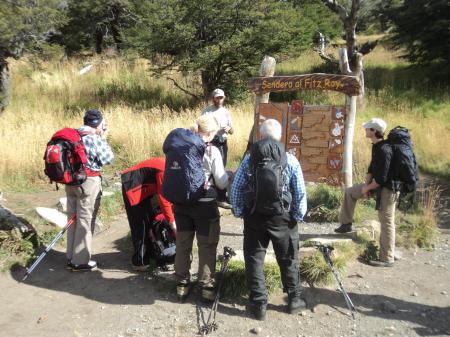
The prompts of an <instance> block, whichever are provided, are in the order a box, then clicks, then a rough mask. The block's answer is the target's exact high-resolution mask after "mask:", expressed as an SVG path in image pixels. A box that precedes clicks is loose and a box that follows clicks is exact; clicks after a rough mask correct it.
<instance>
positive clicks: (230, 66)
mask: <svg viewBox="0 0 450 337" xmlns="http://www.w3.org/2000/svg"><path fill="white" fill-rule="evenodd" d="M135 13H136V14H137V15H138V16H139V20H138V22H137V24H136V25H135V26H134V27H132V28H130V29H129V30H128V31H127V34H126V40H127V43H128V45H129V46H131V47H132V48H133V49H135V50H136V51H137V52H138V53H139V54H140V55H142V56H143V57H146V58H148V59H151V60H152V61H153V62H154V63H155V64H156V66H155V67H154V69H153V71H154V72H155V73H156V74H159V75H162V74H164V75H167V76H168V77H170V73H171V72H172V71H174V70H178V71H181V72H182V73H183V74H185V75H186V74H194V79H198V81H199V82H200V83H193V84H192V85H191V86H190V88H189V90H190V92H191V93H193V94H194V95H196V96H197V97H201V96H203V97H207V96H208V95H209V94H210V92H211V91H212V90H213V89H214V88H215V87H218V86H220V87H222V88H224V89H225V91H226V93H227V95H228V97H230V98H237V97H239V96H240V94H241V93H242V92H243V91H244V89H245V87H246V81H247V79H248V77H250V76H251V75H253V74H254V73H255V70H256V67H257V66H258V65H259V64H260V62H261V60H262V59H263V56H264V55H271V56H274V57H277V58H278V59H282V58H285V57H287V56H289V57H292V56H294V55H295V54H296V53H298V52H299V51H301V50H304V49H305V48H307V47H308V45H309V44H310V42H311V41H312V37H313V35H314V29H315V27H314V25H313V24H312V23H311V20H309V19H306V18H305V16H304V15H303V14H302V13H301V12H300V11H297V10H295V9H294V8H293V5H292V4H291V3H289V2H280V1H273V0H271V1H262V0H261V1H260V0H257V1H248V0H239V1H232V2H231V1H227V0H193V1H182V0H169V1H166V0H164V1H162V0H157V1H152V2H144V1H137V4H136V7H135ZM162 56H163V57H162ZM199 87H201V88H202V90H201V92H199V90H198V88H199Z"/></svg>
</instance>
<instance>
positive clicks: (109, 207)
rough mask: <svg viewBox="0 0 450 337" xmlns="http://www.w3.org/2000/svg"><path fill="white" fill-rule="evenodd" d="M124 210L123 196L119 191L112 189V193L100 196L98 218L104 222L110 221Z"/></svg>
mask: <svg viewBox="0 0 450 337" xmlns="http://www.w3.org/2000/svg"><path fill="white" fill-rule="evenodd" d="M124 211H125V206H124V204H123V197H122V193H121V192H120V191H114V194H113V195H112V196H109V197H102V200H101V203H100V214H99V218H100V219H101V220H102V221H104V222H110V221H111V220H113V219H114V217H115V216H117V215H118V214H120V213H123V212H124Z"/></svg>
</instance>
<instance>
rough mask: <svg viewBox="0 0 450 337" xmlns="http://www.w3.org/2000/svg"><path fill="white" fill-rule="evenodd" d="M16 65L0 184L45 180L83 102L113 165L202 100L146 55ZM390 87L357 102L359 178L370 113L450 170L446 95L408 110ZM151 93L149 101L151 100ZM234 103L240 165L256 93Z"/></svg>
mask: <svg viewBox="0 0 450 337" xmlns="http://www.w3.org/2000/svg"><path fill="white" fill-rule="evenodd" d="M366 61H367V65H368V66H370V64H396V63H398V62H400V61H399V60H398V55H395V54H393V53H391V52H390V51H388V50H386V49H384V48H382V47H381V48H379V47H377V48H376V49H375V51H374V52H373V53H372V54H370V56H369V57H367V59H366ZM321 62H322V61H321V60H320V58H319V57H318V56H317V54H316V53H314V52H307V53H305V54H304V55H303V56H302V57H300V58H298V59H295V60H292V61H289V62H284V63H281V64H280V65H279V66H278V68H277V70H278V71H281V72H283V73H289V72H291V73H302V72H306V71H307V70H308V69H309V68H311V67H312V66H314V65H319V64H321ZM86 64H93V65H94V66H93V68H92V70H91V71H90V72H89V73H87V74H86V75H84V76H80V75H79V74H78V72H79V70H80V69H81V68H83V67H84V66H86ZM11 69H12V73H13V82H12V84H13V87H12V93H13V95H12V100H11V105H10V106H9V107H8V108H7V110H6V111H5V112H4V113H3V114H2V116H1V117H0V120H1V125H0V153H1V154H2V156H1V157H0V189H5V188H14V189H26V188H31V187H33V186H37V185H39V184H40V183H42V182H45V181H46V179H45V176H44V174H43V160H42V156H43V153H44V149H45V144H46V142H47V141H48V140H49V138H50V136H51V135H52V134H53V133H54V132H55V131H56V130H58V129H60V128H62V127H78V126H80V124H81V122H82V116H83V112H84V110H85V109H86V108H89V107H99V108H100V109H102V110H103V111H104V112H105V115H106V118H107V120H108V122H109V126H110V141H111V143H112V145H113V147H114V151H115V153H116V157H117V160H116V163H115V165H113V166H112V170H120V169H122V168H124V167H127V166H129V165H132V164H135V163H137V162H139V161H141V160H143V159H146V158H148V157H151V156H155V155H161V154H162V149H161V146H162V143H163V141H164V139H165V136H166V135H167V133H168V132H169V131H170V130H172V129H173V128H175V127H188V126H190V125H191V123H192V122H193V121H194V120H195V118H196V117H197V116H198V115H199V113H200V110H201V107H198V108H195V109H192V108H189V105H188V104H186V105H184V104H183V102H185V101H188V99H189V97H187V96H184V95H182V94H181V93H180V92H179V91H178V90H177V89H176V88H174V86H173V85H172V84H171V83H170V82H168V81H166V80H164V79H157V78H154V77H151V76H150V74H149V72H148V71H147V70H148V65H147V63H146V62H145V61H143V60H127V59H125V58H111V59H100V58H92V59H89V60H87V61H86V60H84V61H81V60H71V61H68V62H38V63H36V61H35V62H34V63H32V62H30V61H29V60H25V59H23V60H20V61H11ZM178 76H180V75H178ZM179 78H180V80H183V81H192V79H190V78H183V79H182V78H181V77H179ZM389 94H390V92H389V90H388V89H386V90H385V92H383V91H381V92H379V93H378V94H377V95H374V94H371V93H369V94H368V96H367V98H366V103H365V105H364V106H362V107H358V114H357V124H356V125H357V127H356V130H355V148H354V159H355V165H354V169H355V170H354V172H355V175H356V179H355V180H358V179H360V178H361V177H362V176H363V175H364V173H365V169H366V167H367V166H366V165H367V161H368V159H369V157H370V144H369V143H368V141H367V140H366V139H364V132H363V131H362V128H360V127H359V125H361V123H362V122H363V121H365V120H366V119H368V118H371V117H381V118H384V119H386V121H387V122H388V125H389V127H393V126H395V125H403V126H406V127H408V128H409V129H411V130H412V135H413V140H414V143H415V146H416V152H417V155H418V157H419V161H420V163H421V164H422V165H423V166H425V167H427V168H428V169H429V170H430V171H433V170H434V171H436V172H448V171H450V167H449V163H450V152H449V151H447V150H446V147H445V145H443V144H449V143H450V133H449V130H448V128H449V124H448V122H446V120H447V119H445V118H448V117H445V111H447V110H448V109H447V107H448V106H449V105H450V104H448V101H446V102H444V103H441V102H439V104H440V105H439V104H434V103H433V104H431V105H430V107H427V108H426V109H429V110H430V111H432V112H433V114H431V115H427V114H426V113H422V112H423V111H422V109H425V107H422V106H418V107H414V109H413V110H411V106H410V105H409V104H408V102H406V101H402V100H398V99H397V100H395V99H396V97H394V96H392V99H390V98H389V97H390V96H389ZM149 100H151V102H150V103H151V104H147V103H148V102H149ZM325 100H326V101H328V102H331V103H334V104H342V103H343V96H342V95H339V94H335V93H334V94H333V93H330V94H327V95H326V96H325ZM393 101H395V104H394V103H393ZM166 102H169V103H172V105H173V104H175V105H176V104H178V106H179V107H180V108H179V109H178V111H174V110H171V109H169V108H168V107H167V106H165V105H164V104H165V103H166ZM229 109H230V110H231V112H232V116H233V121H234V126H235V130H236V131H235V134H234V135H232V136H231V137H230V142H229V148H230V151H229V153H230V155H229V162H230V166H231V167H236V165H237V164H238V162H239V161H240V159H241V156H242V154H243V153H244V150H245V148H246V144H247V139H248V135H249V132H250V129H251V125H252V123H253V100H252V99H249V100H247V101H244V102H241V103H238V104H235V105H232V106H229ZM436 109H437V112H436V111H435V110H436ZM442 116H443V117H442ZM441 117H442V118H443V119H444V122H443V119H442V118H441ZM448 120H450V118H448ZM446 170H447V171H446Z"/></svg>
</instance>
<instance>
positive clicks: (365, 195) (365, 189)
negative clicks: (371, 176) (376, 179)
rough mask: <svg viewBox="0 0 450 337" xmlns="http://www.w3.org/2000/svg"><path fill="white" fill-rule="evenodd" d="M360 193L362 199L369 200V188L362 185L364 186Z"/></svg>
mask: <svg viewBox="0 0 450 337" xmlns="http://www.w3.org/2000/svg"><path fill="white" fill-rule="evenodd" d="M361 193H362V195H363V198H364V199H369V196H370V190H369V186H368V185H367V184H364V186H363V187H362V189H361Z"/></svg>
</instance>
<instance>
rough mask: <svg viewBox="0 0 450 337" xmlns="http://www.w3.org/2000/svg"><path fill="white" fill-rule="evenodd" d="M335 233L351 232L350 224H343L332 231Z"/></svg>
mask: <svg viewBox="0 0 450 337" xmlns="http://www.w3.org/2000/svg"><path fill="white" fill-rule="evenodd" d="M334 231H335V232H336V233H340V234H342V233H348V232H351V231H352V223H351V222H349V223H344V224H342V225H340V226H339V227H338V228H336V229H335V230H334Z"/></svg>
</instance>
